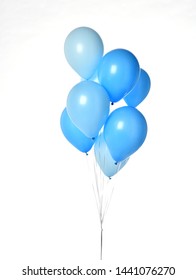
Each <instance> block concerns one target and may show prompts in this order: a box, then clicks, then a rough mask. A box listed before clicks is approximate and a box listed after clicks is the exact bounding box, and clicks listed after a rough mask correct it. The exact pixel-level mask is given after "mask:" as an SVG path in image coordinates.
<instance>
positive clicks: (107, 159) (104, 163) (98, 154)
mask: <svg viewBox="0 0 196 280" xmlns="http://www.w3.org/2000/svg"><path fill="white" fill-rule="evenodd" d="M94 153H95V158H96V161H97V163H98V165H99V167H100V168H101V170H102V171H103V173H104V174H105V175H106V176H107V177H109V178H110V177H112V176H114V175H115V174H117V173H118V172H119V171H120V170H121V169H122V168H123V167H124V166H125V164H126V163H127V162H128V160H129V158H127V159H125V160H123V161H121V162H118V163H116V162H115V160H114V159H113V158H112V156H111V154H110V152H109V149H108V147H107V144H106V142H105V139H104V136H103V133H101V134H100V135H99V136H98V137H97V139H96V142H95V145H94Z"/></svg>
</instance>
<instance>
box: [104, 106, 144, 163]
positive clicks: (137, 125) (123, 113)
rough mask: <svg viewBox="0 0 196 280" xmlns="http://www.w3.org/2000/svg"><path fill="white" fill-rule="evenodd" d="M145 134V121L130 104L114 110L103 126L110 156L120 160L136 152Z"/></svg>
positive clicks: (117, 160)
mask: <svg viewBox="0 0 196 280" xmlns="http://www.w3.org/2000/svg"><path fill="white" fill-rule="evenodd" d="M146 135H147V123H146V120H145V118H144V116H143V115H142V113H140V112H139V111H138V110H137V109H136V108H133V107H130V106H124V107H120V108H118V109H116V110H114V111H113V112H112V113H111V114H110V116H109V117H108V119H107V121H106V124H105V127H104V137H105V142H106V144H107V146H108V149H109V151H110V154H111V156H112V158H113V159H114V160H115V161H116V162H119V161H122V160H124V159H126V158H127V157H129V156H130V155H131V154H133V153H134V152H136V151H137V150H138V149H139V148H140V146H141V145H142V144H143V142H144V140H145V138H146Z"/></svg>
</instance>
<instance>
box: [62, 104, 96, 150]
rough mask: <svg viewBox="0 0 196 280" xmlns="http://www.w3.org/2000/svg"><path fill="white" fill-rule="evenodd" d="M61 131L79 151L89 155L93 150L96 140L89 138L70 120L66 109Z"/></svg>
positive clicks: (63, 114)
mask: <svg viewBox="0 0 196 280" xmlns="http://www.w3.org/2000/svg"><path fill="white" fill-rule="evenodd" d="M60 125H61V130H62V132H63V135H64V136H65V138H66V139H67V140H68V141H69V142H70V143H71V144H72V145H73V146H74V147H75V148H77V149H78V150H79V151H81V152H83V153H87V152H88V151H90V149H91V148H92V146H93V144H94V142H95V140H92V139H91V138H87V137H86V136H85V135H84V134H83V133H82V132H81V131H80V130H79V129H78V128H77V127H76V126H75V125H74V124H73V123H72V121H71V120H70V118H69V115H68V114H67V109H66V108H65V109H64V110H63V112H62V114H61V118H60Z"/></svg>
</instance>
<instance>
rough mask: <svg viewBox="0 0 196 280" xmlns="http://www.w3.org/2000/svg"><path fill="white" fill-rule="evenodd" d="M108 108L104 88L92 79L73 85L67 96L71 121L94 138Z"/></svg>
mask: <svg viewBox="0 0 196 280" xmlns="http://www.w3.org/2000/svg"><path fill="white" fill-rule="evenodd" d="M109 110H110V100H109V97H108V94H107V92H106V90H105V89H104V88H103V87H102V86H101V85H99V84H97V83H95V82H93V81H82V82H80V83H78V84H77V85H75V86H74V87H73V88H72V89H71V91H70V92H69V94H68V97H67V112H68V114H69V116H70V119H71V120H72V122H73V123H74V124H75V125H76V126H77V127H78V128H79V129H80V130H81V131H82V132H83V133H84V134H85V135H86V136H87V137H89V138H95V137H96V136H97V135H98V134H99V131H100V129H101V128H102V126H103V125H104V123H105V121H106V119H107V117H108V114H109Z"/></svg>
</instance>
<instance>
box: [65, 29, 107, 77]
mask: <svg viewBox="0 0 196 280" xmlns="http://www.w3.org/2000/svg"><path fill="white" fill-rule="evenodd" d="M64 53H65V57H66V59H67V61H68V63H69V64H70V65H71V67H72V68H73V69H74V70H75V71H76V72H77V73H78V74H79V75H80V76H81V77H82V78H84V79H90V78H91V76H92V75H93V74H94V72H95V71H96V69H97V67H98V65H99V63H100V60H101V58H102V56H103V42H102V39H101V37H100V36H99V34H98V33H97V32H96V31H95V30H93V29H91V28H89V27H78V28H76V29H74V30H72V31H71V32H70V33H69V35H68V36H67V38H66V40H65V43H64Z"/></svg>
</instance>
